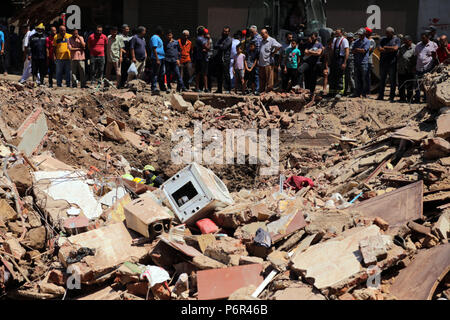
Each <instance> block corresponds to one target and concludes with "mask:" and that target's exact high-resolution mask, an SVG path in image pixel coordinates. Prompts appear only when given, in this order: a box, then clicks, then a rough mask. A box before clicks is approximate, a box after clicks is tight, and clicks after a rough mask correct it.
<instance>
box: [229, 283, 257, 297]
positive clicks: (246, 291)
mask: <svg viewBox="0 0 450 320" xmlns="http://www.w3.org/2000/svg"><path fill="white" fill-rule="evenodd" d="M255 290H256V287H255V286H254V285H249V286H247V287H243V288H239V289H237V290H236V291H235V292H233V293H232V294H230V296H229V297H228V300H259V299H258V298H253V297H252V294H253V292H255Z"/></svg>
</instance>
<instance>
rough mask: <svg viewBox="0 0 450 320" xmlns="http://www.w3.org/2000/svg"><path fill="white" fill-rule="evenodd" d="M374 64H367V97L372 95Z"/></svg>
mask: <svg viewBox="0 0 450 320" xmlns="http://www.w3.org/2000/svg"><path fill="white" fill-rule="evenodd" d="M372 68H373V66H372V64H371V63H370V62H369V63H368V64H367V74H366V81H367V92H366V93H365V94H366V95H367V94H369V93H370V88H371V86H372Z"/></svg>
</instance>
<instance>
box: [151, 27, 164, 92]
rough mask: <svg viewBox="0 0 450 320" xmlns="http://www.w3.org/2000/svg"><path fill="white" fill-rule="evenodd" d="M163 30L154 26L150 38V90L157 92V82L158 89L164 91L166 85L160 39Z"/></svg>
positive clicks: (162, 49)
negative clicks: (153, 32) (154, 30)
mask: <svg viewBox="0 0 450 320" xmlns="http://www.w3.org/2000/svg"><path fill="white" fill-rule="evenodd" d="M162 35H163V30H162V28H161V27H160V26H158V27H156V32H155V34H154V35H153V36H152V37H151V38H150V52H151V56H150V60H151V66H152V92H153V93H155V94H158V93H159V90H158V89H157V88H156V85H157V83H158V82H159V89H160V90H162V91H166V85H165V84H164V75H165V73H166V72H165V65H164V58H165V53H164V43H163V41H162V39H161V38H162Z"/></svg>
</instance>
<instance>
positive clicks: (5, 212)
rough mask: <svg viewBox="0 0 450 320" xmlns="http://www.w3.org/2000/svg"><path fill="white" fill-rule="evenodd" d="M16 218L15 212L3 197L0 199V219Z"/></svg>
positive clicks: (11, 219) (10, 219) (4, 220)
mask: <svg viewBox="0 0 450 320" xmlns="http://www.w3.org/2000/svg"><path fill="white" fill-rule="evenodd" d="M16 219H17V212H16V211H15V210H14V209H13V208H11V206H10V205H9V203H8V202H7V201H6V200H5V199H0V220H1V221H3V222H7V221H13V220H16Z"/></svg>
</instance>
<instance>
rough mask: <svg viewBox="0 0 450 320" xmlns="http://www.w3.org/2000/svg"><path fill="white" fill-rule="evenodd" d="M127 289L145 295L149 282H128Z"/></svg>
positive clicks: (137, 294) (132, 292)
mask: <svg viewBox="0 0 450 320" xmlns="http://www.w3.org/2000/svg"><path fill="white" fill-rule="evenodd" d="M127 291H128V292H129V293H131V294H134V295H135V296H141V297H145V296H146V295H147V291H148V282H147V281H140V282H134V283H129V284H127Z"/></svg>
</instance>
